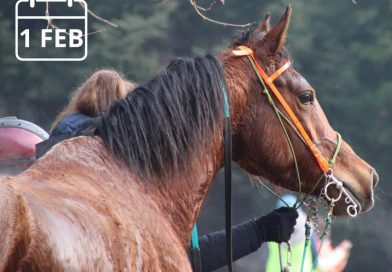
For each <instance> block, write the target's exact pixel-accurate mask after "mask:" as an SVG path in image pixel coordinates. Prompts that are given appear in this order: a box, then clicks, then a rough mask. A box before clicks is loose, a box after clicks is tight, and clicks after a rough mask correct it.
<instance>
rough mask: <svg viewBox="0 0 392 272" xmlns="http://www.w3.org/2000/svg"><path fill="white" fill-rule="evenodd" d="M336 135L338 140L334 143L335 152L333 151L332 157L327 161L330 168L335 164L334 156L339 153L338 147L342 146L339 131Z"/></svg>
mask: <svg viewBox="0 0 392 272" xmlns="http://www.w3.org/2000/svg"><path fill="white" fill-rule="evenodd" d="M336 135H337V137H338V140H337V143H336V149H335V153H333V156H332V158H331V159H330V160H329V162H328V165H329V167H331V168H332V166H333V165H334V164H335V162H336V158H337V157H338V154H339V151H340V148H341V147H342V135H340V133H339V132H336Z"/></svg>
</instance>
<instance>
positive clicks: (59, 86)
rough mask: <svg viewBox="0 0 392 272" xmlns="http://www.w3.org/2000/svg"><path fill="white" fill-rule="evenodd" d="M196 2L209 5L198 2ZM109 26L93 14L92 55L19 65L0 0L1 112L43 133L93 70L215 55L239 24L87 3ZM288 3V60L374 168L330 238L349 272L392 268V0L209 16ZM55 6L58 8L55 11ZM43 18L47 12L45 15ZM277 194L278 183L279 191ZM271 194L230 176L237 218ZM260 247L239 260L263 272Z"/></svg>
mask: <svg viewBox="0 0 392 272" xmlns="http://www.w3.org/2000/svg"><path fill="white" fill-rule="evenodd" d="M199 3H200V4H201V5H206V6H208V4H209V3H210V2H209V1H200V2H199ZM88 4H89V7H90V9H92V10H93V11H94V12H95V13H97V14H99V15H100V16H102V17H104V18H106V19H109V20H110V21H112V22H114V23H116V24H118V26H119V27H118V28H112V27H110V26H108V25H106V24H103V23H102V22H99V21H96V20H94V19H93V18H91V17H90V23H89V28H90V31H96V30H103V31H101V32H99V33H97V34H94V35H90V36H89V52H88V58H87V59H86V60H85V61H82V62H71V63H66V62H20V61H18V60H17V59H16V57H15V54H14V20H15V18H14V17H15V10H14V9H15V1H10V0H6V1H0V26H1V28H0V71H1V72H0V84H1V86H0V116H11V115H12V116H17V117H18V118H22V119H25V120H28V121H32V122H34V123H36V124H38V125H40V126H41V127H43V128H44V129H46V130H48V129H49V127H50V124H51V122H52V121H53V119H54V117H55V116H56V114H57V113H58V112H60V111H61V110H62V108H63V107H64V106H65V105H66V103H67V101H68V98H69V95H70V93H71V92H72V91H73V90H75V89H76V88H77V86H78V85H79V84H81V83H82V82H83V80H84V79H86V78H87V77H88V76H89V75H90V74H91V73H92V72H94V71H95V70H97V69H100V68H114V69H116V70H118V71H120V72H122V73H123V74H124V75H125V76H126V77H127V78H128V79H130V80H133V81H137V82H141V81H144V80H148V79H149V78H150V77H151V76H152V75H154V74H155V73H156V72H157V71H159V69H161V68H162V67H163V66H164V65H165V63H167V61H168V60H170V59H171V58H173V57H175V56H194V55H200V54H205V53H218V52H219V51H220V50H222V49H224V48H226V47H227V46H228V45H229V44H230V42H231V41H232V39H233V37H235V36H237V35H238V34H239V33H240V31H241V30H239V29H233V28H225V27H223V26H219V25H215V24H212V23H208V22H206V21H203V20H202V19H201V18H200V17H199V16H197V15H196V13H195V11H194V10H193V9H192V7H191V6H190V4H189V2H188V1H184V0H143V1H142V0H127V1H124V0H111V1H110V2H108V1H104V0H94V1H89V3H88ZM287 4H292V6H293V16H292V21H291V26H290V30H289V36H288V43H287V45H288V46H287V47H288V49H289V50H290V52H291V54H292V56H293V59H294V66H295V68H296V69H297V70H299V71H300V72H301V73H302V74H303V75H304V76H305V77H306V78H307V79H308V81H309V82H310V83H311V84H312V85H313V86H314V87H315V89H316V90H317V91H318V99H319V101H320V103H321V104H322V106H323V108H324V110H325V112H326V114H327V116H328V119H329V121H330V123H331V124H332V126H333V127H334V128H335V129H336V130H338V131H340V132H341V134H342V135H343V138H344V139H345V140H346V141H347V142H348V143H350V144H351V145H352V147H353V148H354V150H355V151H356V152H357V153H358V154H359V155H360V156H362V157H363V158H365V159H366V160H367V161H368V162H369V163H370V164H372V165H373V166H374V167H375V168H376V169H377V171H378V173H379V174H380V183H379V186H378V187H377V188H376V205H375V208H374V209H373V210H371V212H369V213H366V214H361V215H360V216H359V217H358V218H356V219H348V218H339V219H337V220H336V222H335V223H334V225H333V236H332V239H333V241H334V242H337V241H340V240H342V239H349V240H351V241H352V243H353V246H354V247H353V249H352V254H351V258H350V260H349V263H348V266H347V269H346V271H390V270H391V267H392V232H391V231H390V229H391V224H392V213H391V210H390V209H391V208H392V183H390V182H389V179H390V176H391V175H392V75H391V71H392V20H391V17H392V1H391V0H378V1H358V3H357V4H354V3H353V2H352V1H351V0H329V1H309V0H296V1H287V0H285V1H283V0H274V1H272V0H269V1H264V0H247V1H241V0H226V3H225V6H221V5H219V4H218V5H216V6H215V7H214V9H213V11H211V12H209V13H208V15H209V16H211V17H213V18H217V19H222V20H224V21H226V22H230V23H247V22H260V21H261V20H262V19H263V18H264V15H265V14H266V12H268V11H270V12H271V14H272V22H275V21H276V20H277V19H279V18H280V16H281V15H282V14H283V12H284V9H285V7H286V6H287ZM53 12H54V11H53ZM42 15H43V14H42ZM278 190H279V189H278ZM223 192H224V190H223V178H222V177H221V175H218V177H217V181H216V182H215V185H214V187H213V188H212V190H211V192H210V194H209V196H208V199H207V201H206V204H205V206H204V207H203V210H202V214H201V217H200V219H199V221H198V224H199V229H200V232H201V233H207V232H210V231H215V230H219V229H222V228H224V194H223ZM275 201H276V199H275V198H274V197H272V196H271V195H269V193H268V192H267V191H265V190H263V189H262V188H260V186H256V185H255V184H252V183H251V182H250V181H249V178H248V177H247V175H246V174H245V173H243V172H241V170H240V169H239V168H236V169H235V173H234V200H233V206H234V221H235V222H242V221H244V220H248V219H250V218H252V217H259V216H260V215H262V214H265V213H268V212H269V211H271V210H273V209H274V207H275ZM261 255H262V254H261V253H260V252H258V253H256V254H253V255H252V256H249V257H247V258H245V259H243V260H241V261H240V262H238V263H237V264H236V266H237V269H238V270H237V271H262V269H263V267H264V265H263V260H262V256H261Z"/></svg>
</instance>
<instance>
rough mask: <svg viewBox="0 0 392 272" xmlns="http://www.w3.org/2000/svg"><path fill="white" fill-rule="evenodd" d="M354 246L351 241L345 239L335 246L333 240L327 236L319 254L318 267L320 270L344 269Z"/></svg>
mask: <svg viewBox="0 0 392 272" xmlns="http://www.w3.org/2000/svg"><path fill="white" fill-rule="evenodd" d="M352 246H353V245H352V243H351V242H350V241H348V240H344V241H342V242H341V243H340V244H339V245H337V246H336V247H335V248H333V246H332V244H331V241H330V240H329V239H328V238H326V239H325V241H324V244H323V246H322V248H321V250H320V254H319V256H318V266H317V269H318V270H319V271H320V272H342V271H344V268H345V267H346V265H347V261H348V258H349V257H350V250H351V248H352Z"/></svg>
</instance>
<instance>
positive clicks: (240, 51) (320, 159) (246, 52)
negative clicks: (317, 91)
mask: <svg viewBox="0 0 392 272" xmlns="http://www.w3.org/2000/svg"><path fill="white" fill-rule="evenodd" d="M232 52H233V54H234V55H236V56H249V57H250V58H251V59H252V60H253V62H254V64H255V66H256V68H257V72H258V73H259V74H260V75H261V77H262V79H263V81H264V82H265V84H266V85H267V86H268V87H269V88H270V89H271V91H272V92H273V93H274V95H275V97H276V98H277V99H278V101H279V102H280V104H281V105H282V106H283V108H284V109H285V111H286V112H287V114H288V115H289V117H290V119H291V120H292V121H293V123H294V125H295V127H296V128H297V129H298V132H299V133H300V134H301V136H302V137H303V139H304V140H305V143H306V145H307V146H308V147H309V149H310V151H311V152H312V154H313V155H314V157H315V158H316V160H317V163H318V165H319V166H320V168H321V170H322V171H323V172H324V173H328V172H329V171H330V170H331V168H330V166H329V163H328V161H327V160H326V159H325V158H324V156H323V155H322V154H321V152H320V150H319V149H318V148H317V146H316V145H315V144H314V143H313V141H312V140H311V139H310V137H309V135H308V133H307V132H306V131H305V129H304V128H303V126H302V124H301V123H300V121H299V120H298V118H297V116H296V115H295V113H294V112H293V111H292V109H291V108H290V106H289V105H288V104H287V102H286V100H285V99H284V98H283V96H282V95H281V94H280V92H279V90H278V89H277V88H276V87H275V84H274V83H273V81H274V80H275V79H276V78H278V77H279V76H280V75H281V74H282V73H283V72H284V71H286V70H287V69H288V68H289V67H290V66H291V62H290V61H287V62H286V63H285V64H284V65H283V66H282V67H280V68H279V69H278V70H277V71H275V72H274V73H273V74H272V75H271V76H268V75H267V74H266V73H265V72H264V70H263V68H261V66H260V65H259V64H258V63H257V61H256V58H255V55H254V52H253V50H252V49H251V48H249V47H246V46H239V47H237V48H236V49H235V50H233V51H232Z"/></svg>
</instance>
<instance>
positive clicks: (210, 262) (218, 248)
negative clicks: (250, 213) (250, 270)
mask: <svg viewBox="0 0 392 272" xmlns="http://www.w3.org/2000/svg"><path fill="white" fill-rule="evenodd" d="M297 217H298V214H297V211H296V210H294V209H289V208H280V209H277V210H275V211H273V212H271V213H270V214H268V215H266V216H263V217H260V218H258V219H256V220H250V221H248V222H245V223H242V224H239V225H236V226H234V227H233V228H232V233H233V260H234V261H235V260H238V259H240V258H242V257H244V256H246V255H248V254H250V253H252V252H254V251H256V250H257V249H258V248H260V246H261V244H262V243H263V242H267V241H275V242H287V241H288V240H289V239H290V236H291V233H292V232H293V230H294V225H295V222H296V218H297ZM225 235H226V234H225V231H224V230H221V231H217V232H214V233H210V234H207V235H204V236H202V237H201V238H200V239H199V244H200V254H201V263H202V268H203V270H202V271H203V272H208V271H213V270H216V269H218V268H220V267H223V266H225V265H226V264H227V258H226V236H225Z"/></svg>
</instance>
